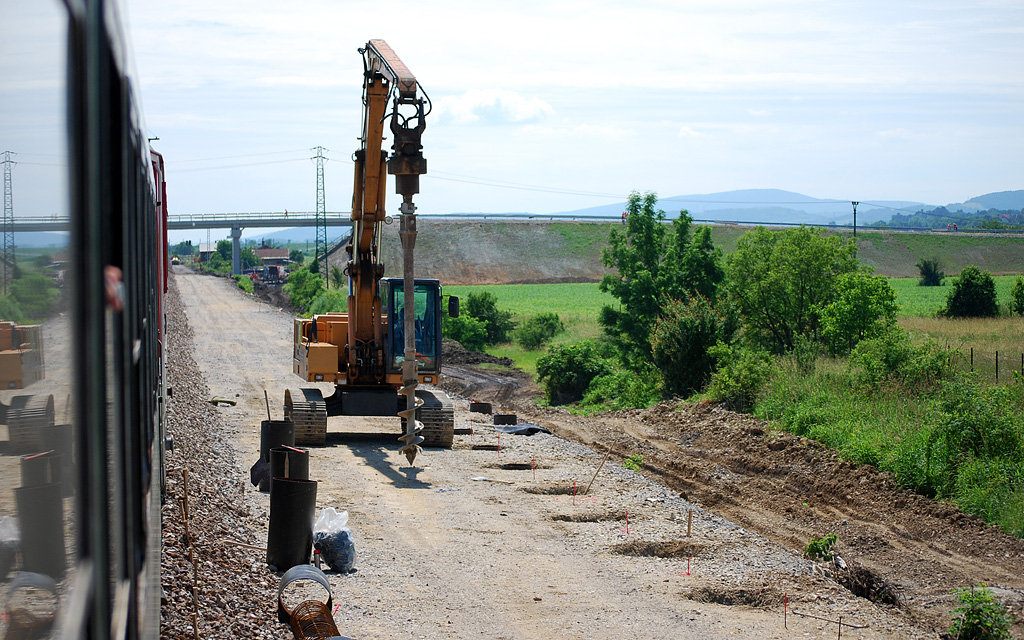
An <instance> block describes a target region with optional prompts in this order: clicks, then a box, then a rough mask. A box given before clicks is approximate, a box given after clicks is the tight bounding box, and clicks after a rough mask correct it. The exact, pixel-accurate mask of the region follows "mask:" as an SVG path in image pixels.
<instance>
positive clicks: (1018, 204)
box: [946, 189, 1024, 211]
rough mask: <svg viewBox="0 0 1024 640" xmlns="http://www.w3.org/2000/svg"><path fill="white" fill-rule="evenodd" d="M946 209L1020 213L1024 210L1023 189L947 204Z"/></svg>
mask: <svg viewBox="0 0 1024 640" xmlns="http://www.w3.org/2000/svg"><path fill="white" fill-rule="evenodd" d="M946 209H948V210H950V211H988V210H989V209H999V210H1000V211H1020V210H1021V209H1024V189H1018V190H1017V191H997V192H995V193H986V194H985V195H983V196H978V197H976V198H971V199H970V200H967V201H966V202H958V203H952V204H947V205H946Z"/></svg>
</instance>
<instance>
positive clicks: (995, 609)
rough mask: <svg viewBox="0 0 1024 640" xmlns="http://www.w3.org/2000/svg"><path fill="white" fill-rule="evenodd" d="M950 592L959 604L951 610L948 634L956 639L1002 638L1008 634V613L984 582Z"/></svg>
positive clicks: (999, 639) (984, 639)
mask: <svg viewBox="0 0 1024 640" xmlns="http://www.w3.org/2000/svg"><path fill="white" fill-rule="evenodd" d="M953 595H955V596H956V597H957V599H958V600H959V601H960V606H959V607H957V608H956V609H953V611H951V612H950V615H952V616H953V624H952V626H950V627H949V634H950V635H951V636H953V637H954V638H957V639H958V640H1002V639H1003V638H1010V637H1011V636H1010V616H1009V614H1008V613H1007V612H1006V608H1005V607H1003V605H1001V604H999V601H998V600H996V599H995V596H993V595H992V592H991V591H989V590H988V589H987V588H986V587H985V583H981V584H979V585H978V586H977V587H971V588H970V589H957V590H956V591H954V592H953Z"/></svg>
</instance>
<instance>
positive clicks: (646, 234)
mask: <svg viewBox="0 0 1024 640" xmlns="http://www.w3.org/2000/svg"><path fill="white" fill-rule="evenodd" d="M657 202H658V196H657V194H655V193H652V192H648V193H645V194H643V195H641V194H640V193H639V192H636V191H634V192H632V193H631V194H630V195H629V199H628V200H627V202H626V213H627V214H628V215H627V217H626V228H625V231H620V230H618V229H612V231H611V233H610V234H609V238H608V245H609V246H608V248H607V249H605V250H604V253H603V254H602V256H601V261H602V262H603V263H604V265H605V266H607V267H611V268H613V269H615V270H616V273H614V274H606V275H605V276H604V277H603V278H602V279H601V284H600V288H601V291H605V292H607V293H610V294H612V295H613V296H614V297H616V298H618V300H619V305H618V308H614V307H611V306H605V307H603V308H602V309H601V315H600V317H599V321H600V323H601V325H602V326H603V327H604V330H605V332H606V333H607V334H608V335H610V336H612V337H613V338H614V339H615V340H616V342H617V343H618V344H619V346H620V349H621V351H622V353H623V355H624V356H625V357H626V358H627V359H628V360H632V361H634V362H637V361H641V360H645V359H647V358H649V357H650V354H651V345H650V335H651V329H652V328H653V327H654V323H655V322H656V321H657V319H658V318H659V317H660V316H661V314H662V307H663V306H664V305H665V304H667V303H668V301H669V300H673V299H682V298H685V297H689V296H690V295H693V294H695V293H699V294H701V295H703V296H704V297H706V298H709V299H714V298H715V296H716V290H717V287H718V285H719V283H720V282H721V281H722V280H723V278H724V270H723V269H722V266H721V255H722V254H721V250H719V249H717V248H715V247H714V245H713V244H712V243H711V235H710V230H709V229H699V230H698V231H697V232H696V234H691V228H692V221H693V219H692V218H691V217H690V215H689V213H687V212H686V211H680V213H679V217H677V218H676V219H674V220H673V221H672V224H671V226H670V227H669V226H666V225H665V212H664V211H662V210H660V209H655V205H656V204H657Z"/></svg>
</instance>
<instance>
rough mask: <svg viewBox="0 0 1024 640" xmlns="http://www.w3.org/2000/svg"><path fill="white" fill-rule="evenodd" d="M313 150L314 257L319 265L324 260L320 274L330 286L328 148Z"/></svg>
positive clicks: (325, 284) (315, 148) (326, 284)
mask: <svg viewBox="0 0 1024 640" xmlns="http://www.w3.org/2000/svg"><path fill="white" fill-rule="evenodd" d="M312 150H313V151H316V155H315V156H313V160H316V247H315V249H314V252H315V253H314V254H313V259H314V260H316V261H317V264H318V265H319V264H320V263H319V261H320V260H321V259H322V260H323V265H322V266H321V267H320V275H321V276H322V277H323V279H324V286H325V287H327V288H330V284H329V283H330V280H331V279H330V277H329V274H328V273H327V205H326V204H325V200H324V160H326V159H327V158H326V157H324V153H326V152H327V151H328V150H327V149H324V148H323V147H314V148H313V149H312Z"/></svg>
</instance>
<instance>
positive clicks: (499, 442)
mask: <svg viewBox="0 0 1024 640" xmlns="http://www.w3.org/2000/svg"><path fill="white" fill-rule="evenodd" d="M498 457H499V458H500V457H501V432H500V431H499V432H498Z"/></svg>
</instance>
